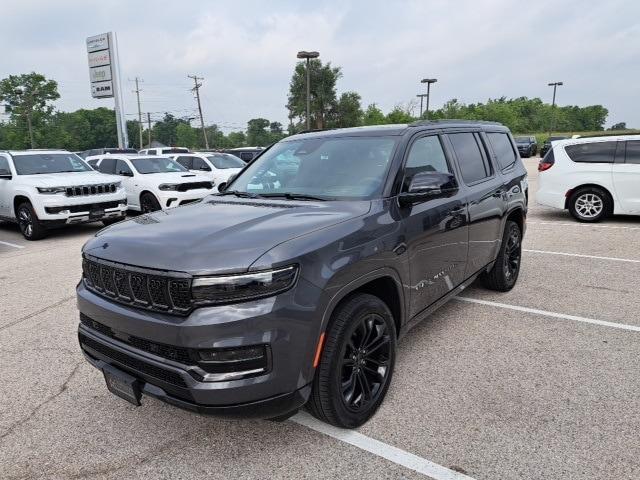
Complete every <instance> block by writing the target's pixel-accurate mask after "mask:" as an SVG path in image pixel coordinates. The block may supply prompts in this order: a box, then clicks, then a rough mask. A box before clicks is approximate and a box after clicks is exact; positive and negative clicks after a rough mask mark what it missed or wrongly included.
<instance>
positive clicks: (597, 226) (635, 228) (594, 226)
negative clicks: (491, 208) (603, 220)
mask: <svg viewBox="0 0 640 480" xmlns="http://www.w3.org/2000/svg"><path fill="white" fill-rule="evenodd" d="M527 225H554V226H563V227H587V228H612V229H620V230H640V227H627V226H616V225H592V224H591V223H577V222H576V223H564V222H532V221H529V220H527Z"/></svg>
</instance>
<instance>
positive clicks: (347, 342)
mask: <svg viewBox="0 0 640 480" xmlns="http://www.w3.org/2000/svg"><path fill="white" fill-rule="evenodd" d="M395 358H396V329H395V322H394V320H393V315H392V314H391V311H390V310H389V307H387V305H386V304H385V303H384V302H383V301H382V300H380V299H379V298H378V297H376V296H373V295H369V294H363V293H360V294H356V295H353V296H352V297H351V298H348V299H347V300H346V301H344V302H343V303H342V304H341V305H340V306H339V307H338V308H337V309H336V311H335V312H334V313H333V315H332V316H331V322H330V326H329V328H328V330H327V332H326V336H325V344H324V349H323V351H322V355H321V357H320V364H319V365H318V367H317V370H316V374H315V378H314V380H313V389H312V391H311V397H310V399H309V402H308V403H307V409H308V410H309V411H310V412H311V414H312V415H313V416H315V417H316V418H318V419H320V420H322V421H324V422H327V423H330V424H332V425H335V426H337V427H342V428H356V427H359V426H360V425H362V424H363V423H365V422H366V421H367V420H368V419H369V418H371V416H372V415H373V414H374V413H375V412H376V410H377V409H378V407H379V406H380V404H381V403H382V401H383V400H384V397H385V395H386V393H387V390H388V388H389V384H390V383H391V377H392V375H393V367H394V364H395Z"/></svg>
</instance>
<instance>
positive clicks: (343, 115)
mask: <svg viewBox="0 0 640 480" xmlns="http://www.w3.org/2000/svg"><path fill="white" fill-rule="evenodd" d="M360 100H362V98H361V97H360V94H358V93H356V92H344V93H343V94H342V95H340V100H338V102H337V104H336V106H335V109H334V111H333V112H332V113H333V114H332V118H331V121H330V122H329V126H331V127H336V128H346V127H357V126H360V125H362V120H363V119H362V117H363V115H364V113H363V112H362V106H361V104H360Z"/></svg>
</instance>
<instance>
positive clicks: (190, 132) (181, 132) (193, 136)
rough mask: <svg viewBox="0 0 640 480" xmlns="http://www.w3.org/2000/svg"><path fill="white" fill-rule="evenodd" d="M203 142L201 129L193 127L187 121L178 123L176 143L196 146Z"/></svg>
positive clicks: (190, 146) (189, 146) (183, 145)
mask: <svg viewBox="0 0 640 480" xmlns="http://www.w3.org/2000/svg"><path fill="white" fill-rule="evenodd" d="M203 144H204V136H203V135H202V130H201V129H196V128H193V127H192V126H191V125H189V124H188V123H186V122H185V123H182V122H180V123H178V124H177V126H176V143H175V145H179V146H181V147H187V148H196V149H197V148H198V147H200V146H201V145H203Z"/></svg>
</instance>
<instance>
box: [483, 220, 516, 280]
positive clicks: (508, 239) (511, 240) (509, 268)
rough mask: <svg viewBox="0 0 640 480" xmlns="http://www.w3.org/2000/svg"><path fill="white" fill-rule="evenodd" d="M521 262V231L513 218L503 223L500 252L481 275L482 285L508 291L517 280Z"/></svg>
mask: <svg viewBox="0 0 640 480" xmlns="http://www.w3.org/2000/svg"><path fill="white" fill-rule="evenodd" d="M521 262H522V231H521V230H520V226H519V225H518V224H517V223H516V222H514V221H513V220H508V221H507V224H506V225H505V229H504V235H503V237H502V244H501V245H500V252H499V253H498V257H497V258H496V261H495V263H494V264H493V267H492V268H491V270H490V271H489V272H486V273H484V274H483V275H482V281H483V283H484V285H485V286H486V287H487V288H488V289H490V290H496V291H498V292H508V291H509V290H511V289H512V288H513V287H514V286H515V284H516V281H517V280H518V275H519V274H520V264H521Z"/></svg>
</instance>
